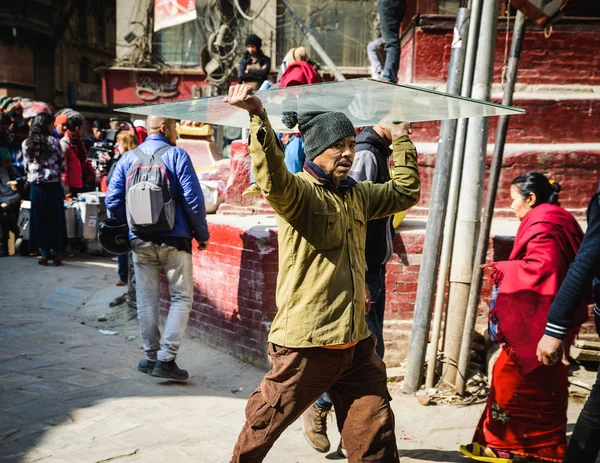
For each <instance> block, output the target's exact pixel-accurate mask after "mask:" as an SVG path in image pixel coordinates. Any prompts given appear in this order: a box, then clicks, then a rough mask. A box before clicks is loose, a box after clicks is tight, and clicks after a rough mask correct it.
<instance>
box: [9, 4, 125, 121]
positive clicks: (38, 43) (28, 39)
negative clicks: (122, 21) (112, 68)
mask: <svg viewBox="0 0 600 463" xmlns="http://www.w3.org/2000/svg"><path fill="white" fill-rule="evenodd" d="M115 13H116V8H115V1H114V0H78V1H75V0H72V1H69V2H53V1H48V0H33V1H29V2H22V1H15V0H7V1H4V2H2V3H1V4H0V62H2V66H0V95H6V96H13V97H14V96H20V97H24V98H31V99H36V100H41V101H45V102H47V103H49V104H51V105H52V106H53V107H55V108H61V107H65V106H69V107H72V108H73V109H76V110H78V111H80V112H81V113H82V114H84V116H87V117H90V118H92V117H96V116H106V115H108V113H109V110H110V108H108V107H107V106H106V105H105V104H104V102H103V99H102V86H101V83H102V78H101V74H100V73H99V72H97V71H96V70H97V69H98V68H99V67H103V66H106V65H107V64H110V63H112V62H113V61H114V59H115V32H116V20H115Z"/></svg>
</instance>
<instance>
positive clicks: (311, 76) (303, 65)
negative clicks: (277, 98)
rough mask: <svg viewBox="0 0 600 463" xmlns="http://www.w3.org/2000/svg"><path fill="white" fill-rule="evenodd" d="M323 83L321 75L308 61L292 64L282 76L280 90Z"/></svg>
mask: <svg viewBox="0 0 600 463" xmlns="http://www.w3.org/2000/svg"><path fill="white" fill-rule="evenodd" d="M320 81H321V78H320V77H319V73H318V72H317V71H315V68H314V67H312V66H311V65H310V64H308V63H307V62H306V61H295V62H293V63H291V64H290V65H289V66H288V67H287V68H286V70H285V72H284V73H283V75H282V76H281V80H280V81H279V88H285V87H294V86H296V85H307V84H317V83H319V82H320Z"/></svg>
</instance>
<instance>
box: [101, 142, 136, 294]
mask: <svg viewBox="0 0 600 463" xmlns="http://www.w3.org/2000/svg"><path fill="white" fill-rule="evenodd" d="M137 147H138V142H137V137H136V136H135V135H134V134H133V133H131V132H119V133H118V134H117V152H116V153H115V156H114V158H113V159H112V166H111V168H110V171H109V172H108V175H107V176H106V183H107V185H108V184H109V183H110V179H111V178H112V174H113V173H114V171H115V167H116V166H117V163H118V162H119V161H120V160H121V159H123V156H124V155H125V153H127V152H128V151H131V150H133V149H135V148H137ZM107 190H108V188H107ZM117 262H118V267H117V273H118V275H119V279H118V280H117V282H116V286H127V284H128V282H129V253H124V254H117Z"/></svg>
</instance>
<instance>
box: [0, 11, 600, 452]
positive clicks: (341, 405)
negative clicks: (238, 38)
mask: <svg viewBox="0 0 600 463" xmlns="http://www.w3.org/2000/svg"><path fill="white" fill-rule="evenodd" d="M404 8H405V5H404V2H403V1H393V0H389V1H386V0H380V2H379V11H380V19H381V34H382V37H381V39H376V40H375V41H374V42H372V43H371V44H369V51H370V52H373V53H371V54H372V55H373V57H375V56H376V57H377V59H380V58H381V54H378V53H377V48H378V47H380V45H381V44H382V43H383V44H384V50H383V51H385V54H386V57H385V58H384V61H383V62H379V63H377V62H374V61H373V72H374V74H376V77H377V78H380V79H382V80H385V81H389V82H396V81H397V73H398V57H399V52H398V50H397V49H396V48H395V47H397V46H398V44H397V43H396V42H397V39H398V30H399V27H400V22H401V19H402V16H403V14H404ZM390 18H392V19H390ZM261 47H262V42H261V39H260V38H259V37H257V36H256V35H253V34H252V35H249V36H248V38H247V40H246V52H245V53H244V55H243V57H242V59H241V61H240V65H239V72H238V77H239V80H240V83H239V84H237V85H233V86H231V87H230V89H229V93H228V95H227V97H226V98H225V102H227V103H229V104H231V105H233V106H235V107H237V108H240V109H243V110H245V111H247V112H248V115H249V118H250V121H251V122H250V129H249V133H248V140H249V148H248V149H249V153H250V157H251V160H252V170H251V172H252V176H251V185H250V187H249V188H248V189H247V190H246V191H245V192H244V196H246V197H248V196H255V195H262V196H263V197H264V199H265V200H266V201H267V202H268V203H269V204H270V205H271V206H272V208H273V209H274V211H275V213H276V216H277V223H278V242H279V248H278V249H279V274H278V281H277V290H276V291H277V294H276V298H277V307H278V311H277V314H276V316H275V318H274V320H273V322H272V325H271V328H270V333H269V338H268V355H269V356H270V359H271V362H272V367H271V370H270V371H269V372H268V373H267V374H266V375H265V376H264V378H263V380H262V381H261V383H260V385H259V387H258V388H257V389H256V390H255V391H254V392H253V393H252V395H251V396H250V398H249V400H248V403H247V405H246V422H245V424H244V426H243V428H242V430H241V432H240V435H239V437H238V440H237V442H236V444H235V447H234V449H233V456H232V459H231V462H232V463H242V462H252V463H254V462H256V463H258V462H261V461H263V459H264V458H265V457H266V455H267V453H268V452H269V450H270V449H271V447H272V446H273V444H274V443H275V441H276V440H277V439H278V438H279V436H280V435H281V434H282V432H283V431H284V430H285V429H286V428H287V427H289V426H290V425H291V424H292V423H293V422H294V421H295V420H296V419H298V418H300V419H301V422H302V432H303V434H304V437H305V438H306V440H307V442H308V444H309V445H310V446H311V447H313V448H314V449H315V450H316V451H318V452H328V451H329V449H330V448H331V443H330V441H329V437H328V435H327V417H328V415H329V414H330V413H335V415H336V424H337V427H338V429H339V431H340V434H341V436H342V438H341V440H340V442H339V444H338V446H337V453H338V455H339V456H340V457H347V458H348V459H349V461H350V462H359V461H373V462H381V463H393V462H399V461H400V458H399V453H398V448H397V444H396V436H395V418H394V414H393V412H392V409H391V407H390V396H389V393H388V391H387V386H386V383H387V378H386V368H385V363H384V356H385V342H384V330H383V326H384V316H385V300H386V298H385V295H386V284H385V280H386V263H387V262H388V261H389V259H390V258H391V256H392V252H393V249H392V240H393V237H394V229H393V225H392V220H391V218H392V216H393V214H396V213H401V212H403V211H406V210H407V209H408V208H410V207H412V206H413V205H415V204H416V203H417V202H418V200H419V197H420V189H421V181H420V176H419V169H418V165H417V151H416V148H415V146H414V145H413V143H412V141H411V139H410V135H411V134H412V128H411V125H410V124H409V123H407V122H401V123H400V122H396V123H391V122H385V121H382V122H380V123H379V124H377V125H375V126H373V127H366V128H364V129H356V128H355V127H354V126H353V124H352V122H351V121H350V120H349V119H348V117H347V116H346V115H345V114H343V113H339V112H332V111H310V112H303V113H302V112H301V113H297V112H295V111H288V112H287V113H286V116H285V118H284V122H285V123H286V125H288V127H289V128H290V129H294V130H297V132H295V133H292V134H286V135H284V134H278V133H275V132H274V130H273V129H272V128H271V125H270V122H269V118H268V115H267V112H266V110H265V109H264V107H263V105H262V102H261V100H260V99H259V98H258V97H257V96H256V95H255V91H256V90H259V89H266V88H269V87H272V86H274V85H277V86H279V88H284V87H288V86H294V85H306V84H314V83H317V82H319V81H320V76H319V74H318V72H317V69H316V67H315V65H314V63H313V62H312V61H311V60H310V58H309V56H308V54H307V51H306V49H305V48H303V47H297V48H292V49H290V50H289V52H288V53H287V54H286V55H285V58H284V60H283V62H282V64H281V67H280V70H279V73H278V77H277V79H276V81H274V82H272V81H270V80H269V70H270V69H271V62H270V59H269V58H268V57H267V56H266V55H265V54H264V53H263V52H262V50H261ZM374 59H375V58H373V60H374ZM83 126H84V121H83V119H82V118H81V117H78V116H77V115H73V114H71V115H67V114H65V113H60V114H57V115H52V114H49V113H47V112H41V113H40V114H38V115H37V116H36V117H35V118H33V119H32V120H30V121H24V120H23V119H22V117H19V114H18V111H17V112H14V111H13V112H9V113H0V208H1V209H0V230H2V241H0V245H2V248H0V252H3V251H4V250H5V249H6V246H5V241H6V239H7V238H6V236H7V232H8V231H12V232H13V233H18V227H17V226H16V215H17V214H18V208H19V203H20V201H21V199H25V198H29V199H30V200H31V238H30V239H31V242H32V246H33V247H34V248H36V249H40V252H41V257H40V259H39V263H40V265H48V263H49V260H50V259H51V260H52V261H53V263H54V265H61V263H62V256H63V251H64V249H65V245H66V224H65V214H64V202H65V200H67V201H68V200H70V199H73V198H76V197H77V196H78V195H80V194H82V193H84V192H86V191H90V190H95V189H102V190H103V191H105V192H106V206H107V210H108V214H109V219H107V220H106V221H105V222H104V223H103V224H102V226H101V231H100V240H101V243H102V245H103V246H104V247H105V248H106V249H107V250H109V251H112V252H114V253H115V254H118V260H119V280H118V282H117V284H118V285H125V284H127V270H126V269H127V259H128V257H127V256H128V253H131V256H132V258H133V266H134V268H135V275H136V283H137V284H136V291H137V310H138V319H139V325H140V330H141V333H142V339H143V349H144V352H145V358H144V359H142V360H141V361H140V362H139V363H138V365H137V369H138V370H139V371H140V372H141V373H143V374H146V375H150V376H152V377H158V378H163V379H169V380H175V381H186V380H187V379H188V378H189V373H188V372H187V371H186V370H185V369H182V368H180V367H179V366H178V365H177V363H176V359H177V355H178V353H179V350H180V347H181V343H182V339H183V336H184V333H185V329H186V326H187V323H188V319H189V314H190V312H191V309H192V302H193V296H194V285H193V263H192V252H193V248H194V241H195V242H196V245H195V247H196V248H197V249H198V250H199V251H202V250H204V249H206V248H207V246H208V245H209V239H210V234H209V228H208V225H207V220H206V209H205V205H204V198H203V195H202V189H201V187H200V182H199V180H198V177H197V175H196V172H195V170H194V167H193V165H192V161H191V159H190V157H189V155H188V154H187V153H186V152H185V151H184V150H183V149H181V148H180V147H177V146H176V139H177V133H176V121H175V120H173V119H169V118H164V117H158V116H149V117H148V119H147V120H146V121H135V122H134V123H131V122H128V121H124V120H119V119H115V120H111V121H110V128H109V129H106V128H105V127H104V125H103V124H102V123H100V122H97V121H95V122H94V123H93V124H92V125H91V134H90V135H89V136H88V137H83ZM109 132H110V134H109ZM107 136H110V137H112V138H111V139H113V140H114V144H112V145H111V146H112V147H113V148H114V149H110V150H106V149H102V150H99V154H98V156H97V157H94V156H90V155H89V153H90V152H91V151H93V150H95V148H97V147H98V146H99V144H100V145H101V144H102V143H103V142H104V140H105V138H106V137H107ZM92 159H93V160H94V161H95V164H93V163H92ZM560 192H561V186H560V185H559V184H558V183H557V182H554V181H553V180H551V179H549V178H548V177H546V176H545V175H543V174H541V173H539V172H526V173H523V174H522V175H520V176H518V177H517V178H515V179H514V180H513V182H512V184H511V188H510V191H507V192H504V193H505V194H507V195H510V197H511V199H512V201H513V202H512V209H513V211H514V213H515V216H516V217H517V218H518V219H519V220H520V226H519V229H518V233H517V236H516V238H515V244H514V247H513V250H512V253H511V254H510V257H509V259H508V260H506V261H497V262H493V263H491V264H489V265H488V266H487V267H488V269H489V271H490V277H491V279H492V280H493V282H494V290H493V297H492V303H491V307H490V313H489V328H488V333H489V336H490V338H491V340H492V341H493V342H496V343H498V344H500V345H501V353H500V356H499V358H498V360H497V361H496V363H495V365H494V369H493V372H492V382H491V390H490V394H489V397H488V400H487V404H486V407H485V409H484V411H483V413H482V416H481V419H480V421H479V423H478V425H477V427H476V429H475V432H474V436H473V439H472V442H471V443H469V444H466V445H462V446H460V451H461V452H462V453H463V454H464V455H466V456H468V457H469V458H471V459H473V460H475V461H483V462H498V463H510V462H512V461H513V460H514V459H515V458H517V457H528V458H534V459H537V461H547V462H563V461H565V462H567V463H592V462H594V461H595V459H596V457H597V455H598V452H599V451H600V407H599V406H598V404H599V401H600V377H599V379H598V382H597V384H596V385H595V386H594V388H593V390H592V393H591V396H590V398H589V400H588V402H587V403H586V405H585V407H584V409H583V412H582V414H581V416H580V418H579V421H578V423H577V425H576V427H575V430H574V432H573V437H572V438H571V441H570V443H569V444H567V438H566V437H567V413H566V412H567V403H568V362H567V360H566V356H567V355H568V351H569V347H570V345H571V344H572V343H573V341H574V339H575V336H576V335H577V334H578V332H579V329H580V327H581V325H582V324H583V323H584V322H585V321H586V320H587V316H588V314H587V305H588V303H590V302H591V301H592V300H593V299H592V298H593V296H594V294H593V292H592V280H594V278H600V255H599V254H598V253H599V249H600V246H599V245H598V241H600V194H597V195H595V196H594V197H593V198H592V200H591V201H590V206H589V209H588V223H589V227H588V230H587V233H586V234H585V235H584V233H583V231H582V229H581V228H580V226H579V224H578V222H577V220H576V219H575V218H574V217H573V216H572V215H571V214H570V213H569V212H567V211H566V210H565V209H564V208H562V207H561V206H560V205H559V195H560ZM161 268H162V269H163V270H164V276H165V277H166V281H167V284H168V290H169V295H170V308H169V311H168V315H167V318H166V322H165V326H164V329H163V333H162V335H161V329H160V327H159V319H160V316H159V309H160V283H161ZM596 283H597V288H598V290H599V291H598V293H600V280H596ZM595 296H596V301H600V296H598V295H597V294H596V295H595ZM595 316H596V326H597V328H598V331H599V333H600V309H597V307H596V311H595ZM561 360H562V361H561Z"/></svg>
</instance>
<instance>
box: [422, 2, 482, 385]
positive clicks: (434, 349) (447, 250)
mask: <svg viewBox="0 0 600 463" xmlns="http://www.w3.org/2000/svg"><path fill="white" fill-rule="evenodd" d="M482 5H483V0H475V1H474V2H473V4H472V10H471V18H470V21H469V33H468V41H467V56H466V57H465V67H464V73H463V82H462V91H461V96H464V97H470V96H471V88H472V87H473V69H474V68H475V55H476V54H477V38H478V36H479V25H480V24H481V7H482ZM466 135H467V119H459V121H458V128H457V130H456V142H455V145H454V159H453V161H452V174H451V177H450V192H449V193H448V201H447V203H448V205H447V209H446V219H445V220H444V234H443V238H444V239H443V244H442V252H441V256H440V265H439V273H438V279H437V283H436V288H437V289H436V292H435V294H436V299H435V307H434V310H433V322H432V327H431V348H430V350H429V356H428V358H427V374H426V376H425V387H427V388H431V387H433V386H434V381H435V366H436V362H437V353H438V344H439V342H440V335H441V328H442V315H443V312H444V300H445V298H446V283H447V281H448V271H449V266H450V258H451V252H452V242H453V241H454V225H455V222H456V207H457V203H458V192H459V190H460V175H461V173H462V165H463V164H462V162H463V155H464V152H465V136H466Z"/></svg>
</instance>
